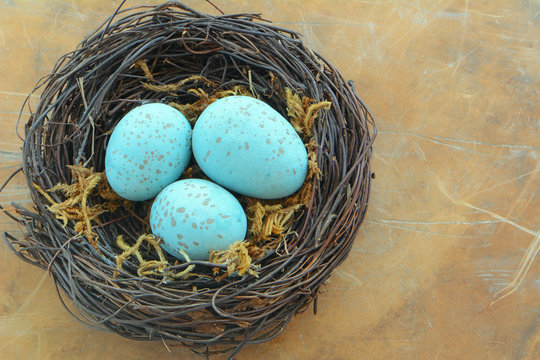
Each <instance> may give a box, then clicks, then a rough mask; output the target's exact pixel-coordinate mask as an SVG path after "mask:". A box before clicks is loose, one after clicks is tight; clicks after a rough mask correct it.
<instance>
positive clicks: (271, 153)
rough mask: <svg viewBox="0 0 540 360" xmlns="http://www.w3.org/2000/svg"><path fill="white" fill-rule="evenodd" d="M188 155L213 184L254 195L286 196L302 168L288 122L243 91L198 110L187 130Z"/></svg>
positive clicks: (301, 149) (303, 156)
mask: <svg viewBox="0 0 540 360" xmlns="http://www.w3.org/2000/svg"><path fill="white" fill-rule="evenodd" d="M193 155H194V157H195V159H196V161H197V163H198V164H199V166H200V168H201V170H202V171H203V172H204V173H205V174H206V175H207V176H208V177H209V178H211V179H212V180H213V181H215V182H216V183H218V184H220V185H221V186H223V187H225V188H227V189H229V190H232V191H234V192H237V193H239V194H242V195H247V196H251V197H255V198H260V199H278V198H282V197H285V196H288V195H291V194H292V193H294V192H295V191H297V190H298V189H299V188H300V187H301V186H302V184H303V183H304V180H305V178H306V175H307V171H308V157H307V151H306V148H305V146H304V144H303V142H302V140H301V139H300V137H299V136H298V134H297V133H296V131H295V130H294V128H293V127H292V126H291V124H290V123H289V122H288V121H287V120H286V119H285V118H284V117H283V116H281V114H279V113H278V112H277V111H276V110H274V109H273V108H272V107H271V106H270V105H268V104H266V103H264V102H263V101H260V100H257V99H255V98H251V97H249V96H229V97H225V98H222V99H219V100H217V101H215V102H214V103H212V104H211V105H209V106H208V107H207V108H206V109H205V110H204V111H203V113H202V114H201V115H200V117H199V118H198V120H197V123H196V124H195V127H194V129H193Z"/></svg>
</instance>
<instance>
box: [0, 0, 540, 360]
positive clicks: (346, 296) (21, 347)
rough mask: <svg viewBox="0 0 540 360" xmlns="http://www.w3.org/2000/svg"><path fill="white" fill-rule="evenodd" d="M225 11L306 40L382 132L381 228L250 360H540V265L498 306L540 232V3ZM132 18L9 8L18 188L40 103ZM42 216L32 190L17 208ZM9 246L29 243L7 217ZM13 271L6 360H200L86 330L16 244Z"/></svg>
mask: <svg viewBox="0 0 540 360" xmlns="http://www.w3.org/2000/svg"><path fill="white" fill-rule="evenodd" d="M147 2H148V3H155V4H158V3H159V2H157V1H152V0H148V1H147ZM214 2H215V3H216V5H218V6H219V7H220V8H222V9H223V10H224V11H226V12H262V13H263V14H264V16H265V17H266V18H269V19H271V20H273V21H274V22H276V23H278V24H280V25H283V26H285V27H289V28H293V29H296V30H299V31H301V32H302V33H303V34H304V40H305V42H307V43H308V44H309V45H310V46H311V47H312V48H314V49H316V50H318V51H319V52H321V53H322V54H323V55H325V56H326V57H327V58H328V59H329V60H331V61H332V62H334V63H335V64H336V65H337V66H338V68H340V69H341V71H342V72H343V74H344V75H345V77H347V78H350V79H353V80H354V81H355V84H356V86H357V88H358V91H359V93H360V95H361V97H362V98H363V100H364V101H365V102H366V103H367V104H368V106H369V107H370V109H371V110H372V112H373V114H374V116H375V118H376V120H377V123H378V126H379V129H380V132H379V136H378V138H377V140H376V143H375V155H374V161H373V170H374V171H375V173H376V175H377V177H376V179H375V180H374V182H373V192H372V197H371V202H370V208H369V212H368V215H367V219H366V221H365V222H364V224H363V228H362V230H361V232H360V235H359V237H358V239H357V240H356V242H355V245H354V247H353V249H352V252H351V254H350V256H349V258H348V259H347V261H346V262H345V263H344V264H343V265H342V266H341V267H340V268H338V269H337V270H336V271H335V272H334V274H333V276H332V277H331V279H330V281H328V283H327V285H326V286H325V287H324V291H323V294H322V295H321V296H320V299H319V300H320V301H319V313H318V315H316V316H313V315H312V313H311V311H308V312H306V313H304V314H302V315H298V316H296V317H295V318H294V319H293V321H292V322H291V324H290V326H289V327H288V328H287V329H286V331H284V333H283V334H282V335H281V336H279V337H278V338H277V339H275V340H273V341H271V342H269V343H265V344H262V345H258V346H248V347H246V348H245V350H244V351H243V352H242V353H241V354H240V356H238V359H438V360H442V359H530V360H533V359H540V259H538V261H537V262H536V263H534V264H533V265H532V267H531V268H530V271H529V273H528V274H527V276H526V278H525V281H524V283H523V285H522V286H521V288H520V289H519V290H518V291H517V292H515V293H514V294H513V295H511V296H509V297H507V298H506V299H504V300H502V301H500V302H498V303H496V304H494V305H492V306H491V305H490V303H491V301H492V300H493V298H492V297H493V295H494V293H495V292H496V291H497V290H500V289H501V288H503V287H504V286H505V285H507V284H508V283H509V282H510V281H511V279H512V278H513V276H514V273H515V270H516V269H517V268H518V266H519V263H520V259H521V257H522V256H523V255H524V253H525V250H526V249H527V247H528V246H529V244H530V243H531V242H532V241H533V240H534V239H535V237H538V236H539V232H540V220H539V215H540V195H539V190H540V175H539V172H540V158H539V157H540V139H539V135H540V132H539V130H538V129H539V128H540V110H539V107H538V103H539V99H540V2H539V1H537V0H534V1H532V0H531V1H527V0H523V1H470V2H469V1H449V0H439V1H405V0H396V1H380V2H379V1H355V0H340V1H322V0H321V1H293V0H281V1H262V0H252V1H247V0H245V1H239V0H237V1H236V0H235V1H231V0H228V1H226V0H214ZM118 3H119V1H118V0H115V1H112V2H108V1H90V0H71V1H69V0H57V1H46V0H37V1H36V0H33V1H24V0H0V126H1V129H2V131H0V178H1V179H4V178H5V177H7V176H8V174H10V172H12V171H13V170H14V169H16V168H17V167H18V165H19V162H20V148H21V141H20V140H19V139H18V138H17V136H16V134H15V131H14V127H15V123H16V119H17V114H18V111H19V108H20V106H21V104H22V101H23V100H24V97H25V94H27V93H28V92H29V91H30V90H31V89H32V88H33V86H34V84H35V82H36V81H37V80H38V79H39V78H40V77H41V76H43V75H46V74H47V73H48V72H49V71H50V70H51V68H52V65H53V63H54V62H55V60H56V59H57V58H58V57H59V56H61V55H62V54H64V53H66V52H68V51H70V50H72V49H73V48H74V46H75V45H76V44H77V43H78V42H79V41H80V40H82V38H83V37H84V35H85V34H88V33H89V32H90V31H91V30H92V29H94V28H95V27H96V26H97V25H98V24H100V23H101V22H102V21H103V20H104V19H105V17H106V16H107V15H109V14H111V13H112V12H113V11H114V9H115V7H116V6H117V5H118ZM141 3H142V2H141V1H128V6H129V5H136V4H141ZM186 3H187V4H188V5H190V6H192V7H195V8H197V9H198V10H201V11H207V12H211V13H216V11H215V10H214V9H213V8H212V7H211V6H210V5H208V4H207V3H205V2H204V1H202V0H199V1H194V0H192V1H186ZM31 100H32V103H34V104H35V103H36V101H37V100H38V98H37V97H34V98H32V99H31ZM23 115H27V114H23ZM28 200H29V196H28V194H27V191H26V187H25V184H24V182H23V179H22V176H18V177H17V178H16V180H15V181H14V182H13V183H12V185H10V186H9V188H8V189H7V190H6V191H4V192H3V193H1V194H0V202H1V203H2V205H7V204H9V203H10V202H11V201H18V202H25V201H28ZM0 230H1V231H5V230H9V231H12V232H14V233H17V227H16V226H15V225H14V224H13V223H12V222H10V221H9V219H8V218H7V217H6V216H4V215H1V216H0ZM0 269H1V271H0V359H180V358H181V359H197V357H195V356H194V355H192V354H191V353H190V352H189V351H188V350H185V349H182V348H171V349H170V353H169V351H168V350H167V348H166V347H165V346H164V345H163V344H162V343H160V342H133V341H128V340H125V339H123V338H121V337H119V336H116V335H112V334H108V333H103V332H99V331H95V330H92V329H89V328H86V327H83V326H82V325H81V324H79V323H78V322H76V321H75V320H74V319H72V318H71V317H70V316H69V315H68V313H67V312H66V311H65V310H64V309H63V308H62V306H61V304H60V302H59V300H58V298H57V295H56V292H55V289H54V286H53V282H52V280H51V278H50V277H49V276H48V275H47V274H45V273H44V272H43V271H41V270H39V269H37V268H34V267H32V266H30V265H27V264H25V263H23V262H21V261H20V260H18V259H17V258H16V257H15V256H14V255H13V254H11V253H10V252H9V250H8V248H7V246H6V245H5V244H4V243H0ZM169 345H170V344H169Z"/></svg>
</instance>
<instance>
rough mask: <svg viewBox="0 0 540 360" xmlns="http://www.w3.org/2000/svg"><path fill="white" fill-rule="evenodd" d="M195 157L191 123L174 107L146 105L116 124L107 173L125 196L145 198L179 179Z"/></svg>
mask: <svg viewBox="0 0 540 360" xmlns="http://www.w3.org/2000/svg"><path fill="white" fill-rule="evenodd" d="M190 158H191V126H190V125H189V122H188V121H187V119H186V117H185V116H184V115H183V114H182V113H181V112H179V111H178V110H176V109H174V108H173V107H171V106H168V105H165V104H159V103H152V104H145V105H141V106H139V107H136V108H134V109H133V110H131V111H130V112H128V113H127V114H126V115H125V116H124V117H123V118H122V119H121V120H120V121H119V122H118V124H117V125H116V127H115V128H114V130H113V133H112V135H111V138H110V139H109V143H108V145H107V151H106V154H105V173H106V175H107V180H108V181H109V184H110V185H111V188H112V189H113V190H114V191H115V192H116V193H117V194H118V195H120V196H121V197H123V198H125V199H128V200H133V201H143V200H148V199H151V198H153V197H154V196H156V195H157V194H158V193H159V192H160V191H161V190H162V189H163V188H164V187H165V186H167V185H169V184H170V183H172V182H173V181H176V180H178V178H179V177H180V175H182V173H183V172H184V170H185V169H186V167H187V165H188V163H189V160H190Z"/></svg>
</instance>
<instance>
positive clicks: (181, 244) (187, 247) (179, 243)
mask: <svg viewBox="0 0 540 360" xmlns="http://www.w3.org/2000/svg"><path fill="white" fill-rule="evenodd" d="M178 245H180V246H183V247H185V248H186V249H189V246H187V245H186V244H184V243H183V242H181V241H178Z"/></svg>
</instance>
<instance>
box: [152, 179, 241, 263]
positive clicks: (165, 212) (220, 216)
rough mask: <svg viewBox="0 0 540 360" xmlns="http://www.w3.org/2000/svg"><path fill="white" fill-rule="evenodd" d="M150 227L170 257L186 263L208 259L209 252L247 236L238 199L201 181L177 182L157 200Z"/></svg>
mask: <svg viewBox="0 0 540 360" xmlns="http://www.w3.org/2000/svg"><path fill="white" fill-rule="evenodd" d="M150 227H151V228H152V232H153V233H154V235H157V236H159V237H160V238H161V239H162V243H161V246H162V247H163V249H165V251H167V252H168V253H169V254H171V255H173V256H175V257H177V258H179V259H182V260H184V258H183V257H182V256H181V255H180V250H184V251H185V252H186V254H188V255H189V257H190V259H191V260H206V261H207V260H208V257H209V255H210V253H209V250H210V249H212V250H226V249H228V248H229V245H231V244H233V243H234V242H235V241H242V240H244V237H245V236H246V230H247V218H246V214H245V213H244V210H243V209H242V206H241V205H240V203H239V202H238V200H236V198H235V197H234V196H233V195H232V194H231V193H230V192H228V191H227V190H225V189H224V188H222V187H221V186H219V185H217V184H215V183H213V182H210V181H207V180H202V179H186V180H180V181H176V182H174V183H172V184H170V185H169V186H167V187H166V188H165V189H163V190H162V191H161V192H160V193H159V195H158V196H157V197H156V198H155V200H154V203H153V204H152V208H151V209H150Z"/></svg>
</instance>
